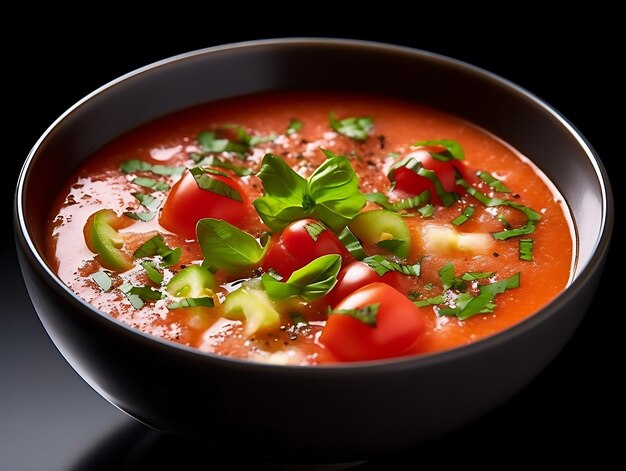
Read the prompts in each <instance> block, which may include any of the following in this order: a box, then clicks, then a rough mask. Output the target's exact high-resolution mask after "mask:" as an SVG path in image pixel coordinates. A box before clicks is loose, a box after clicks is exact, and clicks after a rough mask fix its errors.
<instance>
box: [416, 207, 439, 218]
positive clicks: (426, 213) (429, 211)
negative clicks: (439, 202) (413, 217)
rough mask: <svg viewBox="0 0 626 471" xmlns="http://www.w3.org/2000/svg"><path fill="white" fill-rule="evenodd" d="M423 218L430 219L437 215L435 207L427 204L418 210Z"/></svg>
mask: <svg viewBox="0 0 626 471" xmlns="http://www.w3.org/2000/svg"><path fill="white" fill-rule="evenodd" d="M417 211H418V212H419V213H420V214H421V215H422V217H424V218H429V217H431V216H432V215H433V214H434V213H435V207H434V206H433V205H432V204H425V205H424V206H422V207H421V208H419V209H418V210H417Z"/></svg>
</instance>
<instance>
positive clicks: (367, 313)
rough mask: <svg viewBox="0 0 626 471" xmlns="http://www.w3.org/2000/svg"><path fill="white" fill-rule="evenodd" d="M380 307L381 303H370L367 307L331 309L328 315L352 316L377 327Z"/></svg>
mask: <svg viewBox="0 0 626 471" xmlns="http://www.w3.org/2000/svg"><path fill="white" fill-rule="evenodd" d="M379 308H380V303H376V304H368V305H367V306H365V307H361V308H357V309H335V310H334V311H330V312H329V313H328V315H329V316H333V315H342V316H350V317H354V318H355V319H356V320H358V321H361V322H363V323H364V324H366V325H369V326H370V327H376V317H377V316H378V309H379Z"/></svg>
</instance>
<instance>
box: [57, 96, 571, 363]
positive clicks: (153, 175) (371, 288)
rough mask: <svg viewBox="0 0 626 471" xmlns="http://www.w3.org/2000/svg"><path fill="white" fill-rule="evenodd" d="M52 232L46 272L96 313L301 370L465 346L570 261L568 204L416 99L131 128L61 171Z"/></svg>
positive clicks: (285, 108)
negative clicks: (65, 176) (66, 173)
mask: <svg viewBox="0 0 626 471" xmlns="http://www.w3.org/2000/svg"><path fill="white" fill-rule="evenodd" d="M547 151H548V150H547ZM48 234H49V238H48V241H47V250H48V257H49V259H50V260H52V261H53V265H54V269H55V270H56V272H57V273H58V275H59V277H60V278H61V279H62V280H63V282H65V283H66V284H67V285H68V286H69V287H70V289H71V290H72V291H73V292H75V293H76V294H77V295H78V296H80V297H81V298H83V299H84V300H85V301H87V302H89V303H90V304H92V305H93V306H94V307H95V308H97V309H99V310H101V311H103V312H105V313H107V314H108V315H110V316H112V317H114V318H116V319H118V320H120V321H122V322H124V323H126V324H128V325H129V326H132V327H133V328H136V329H139V330H141V331H143V332H146V333H148V334H151V335H154V336H157V337H160V338H162V339H166V340H168V341H172V342H177V343H180V344H183V345H187V346H190V347H193V348H197V349H199V350H201V351H205V352H212V353H216V354H219V355H225V356H232V357H237V358H240V359H248V360H252V361H260V362H271V363H277V364H298V365H315V364H324V363H336V362H352V361H363V360H376V359H384V358H392V357H402V356H407V355H414V354H420V353H426V352H437V351H442V350H446V349H450V348H454V347H458V346H462V345H467V344H469V343H472V342H475V341H477V340H480V339H482V338H485V337H487V336H490V335H493V334H495V333H498V332H500V331H502V330H504V329H506V328H508V327H510V326H512V325H514V324H516V323H518V322H520V321H521V320H523V319H525V318H527V317H528V316H531V315H532V314H533V313H534V312H536V311H537V310H539V309H540V308H541V307H543V306H544V305H545V304H546V303H548V302H550V301H551V300H552V299H553V298H554V297H555V296H557V295H558V294H559V293H560V292H561V291H562V290H563V289H564V288H565V286H566V285H567V283H568V281H569V279H570V276H571V272H572V268H573V263H574V258H575V249H574V247H575V243H574V242H575V241H574V235H573V234H574V231H573V227H572V222H571V219H570V217H569V213H568V209H567V207H566V205H565V202H564V201H563V199H562V197H561V196H560V194H559V193H558V192H557V190H556V188H555V187H554V185H552V184H551V183H550V182H549V181H548V179H547V178H546V177H545V176H544V175H543V174H542V173H541V171H540V170H539V169H538V168H536V167H535V166H534V165H533V164H532V163H531V162H530V161H529V160H528V159H527V158H526V157H524V156H522V155H520V154H519V153H518V152H517V151H516V150H515V149H513V148H511V147H510V146H509V145H507V144H506V143H504V142H502V141H501V140H499V139H498V138H497V137H494V136H492V135H490V134H489V133H487V132H485V131H484V130H482V129H479V128H477V127H476V126H474V125H472V124H471V123H468V122H465V121H463V120H461V119H459V118H456V117H454V116H450V115H448V114H445V113H442V112H440V111H436V110H433V109H429V108H426V107H422V106H419V105H417V104H413V103H407V102H402V101H397V100H392V99H387V98H381V97H376V96H367V95H350V94H338V93H326V92H325V93H313V92H311V93H308V92H307V93H304V92H298V93H295V92H275V93H274V92H273V93H264V94H258V95H253V96H245V97H238V98H234V99H229V100H224V101H219V102H214V103H209V104H205V105H201V106H198V107H195V108H192V109H188V110H184V111H181V112H178V113H175V114H173V115H170V116H166V117H163V118H160V119H158V120H156V121H154V122H151V123H148V124H146V125H144V126H142V127H140V128H138V129H135V130H132V131H130V132H129V133H127V134H125V135H123V136H121V137H119V138H117V139H116V140H114V141H113V142H111V143H109V144H108V145H106V146H105V147H103V148H102V149H100V150H98V151H97V152H96V153H95V154H94V155H92V156H91V157H89V158H88V159H87V160H86V161H85V163H84V164H82V165H81V166H80V167H79V168H78V169H77V170H76V172H75V173H74V174H73V175H72V176H71V178H70V179H69V180H68V182H67V185H66V186H65V187H64V189H63V191H62V193H61V194H60V195H58V197H57V200H56V201H55V204H54V209H53V213H52V215H51V218H50V221H49V231H48Z"/></svg>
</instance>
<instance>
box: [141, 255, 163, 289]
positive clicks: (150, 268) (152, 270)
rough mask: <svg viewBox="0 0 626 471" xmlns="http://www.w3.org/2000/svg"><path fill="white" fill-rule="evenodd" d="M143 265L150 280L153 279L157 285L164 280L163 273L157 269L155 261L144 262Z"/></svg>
mask: <svg viewBox="0 0 626 471" xmlns="http://www.w3.org/2000/svg"><path fill="white" fill-rule="evenodd" d="M141 266H142V267H143V269H144V270H145V271H146V273H147V275H148V278H150V281H152V282H153V283H155V284H157V285H160V284H161V282H162V281H163V273H161V272H160V271H159V270H158V269H157V267H156V266H155V265H154V263H152V262H148V261H146V262H142V263H141Z"/></svg>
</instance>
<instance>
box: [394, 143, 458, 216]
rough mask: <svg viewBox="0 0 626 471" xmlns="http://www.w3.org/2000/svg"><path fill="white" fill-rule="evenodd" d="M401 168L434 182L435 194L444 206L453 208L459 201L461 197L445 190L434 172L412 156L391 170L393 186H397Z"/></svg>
mask: <svg viewBox="0 0 626 471" xmlns="http://www.w3.org/2000/svg"><path fill="white" fill-rule="evenodd" d="M401 167H404V168H407V169H408V170H411V171H412V172H415V173H416V174H417V175H419V176H421V177H424V178H427V179H429V180H430V181H431V182H433V185H434V186H435V192H436V193H437V196H438V197H439V199H441V202H442V203H443V205H444V206H446V207H448V206H451V205H452V204H453V203H454V202H455V201H456V200H458V199H459V195H457V194H456V193H454V192H448V191H446V190H445V189H444V188H443V185H442V184H441V182H440V181H439V178H438V177H437V174H436V173H435V172H434V171H432V170H428V169H427V168H424V166H423V165H422V163H421V162H420V161H419V160H417V159H416V158H415V157H411V156H410V155H409V156H407V157H405V158H404V159H402V160H400V161H398V162H396V163H395V164H394V165H393V166H392V167H391V169H390V170H389V173H388V174H387V176H388V177H389V180H390V181H391V183H392V184H395V181H396V179H395V171H396V170H397V169H399V168H401Z"/></svg>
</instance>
